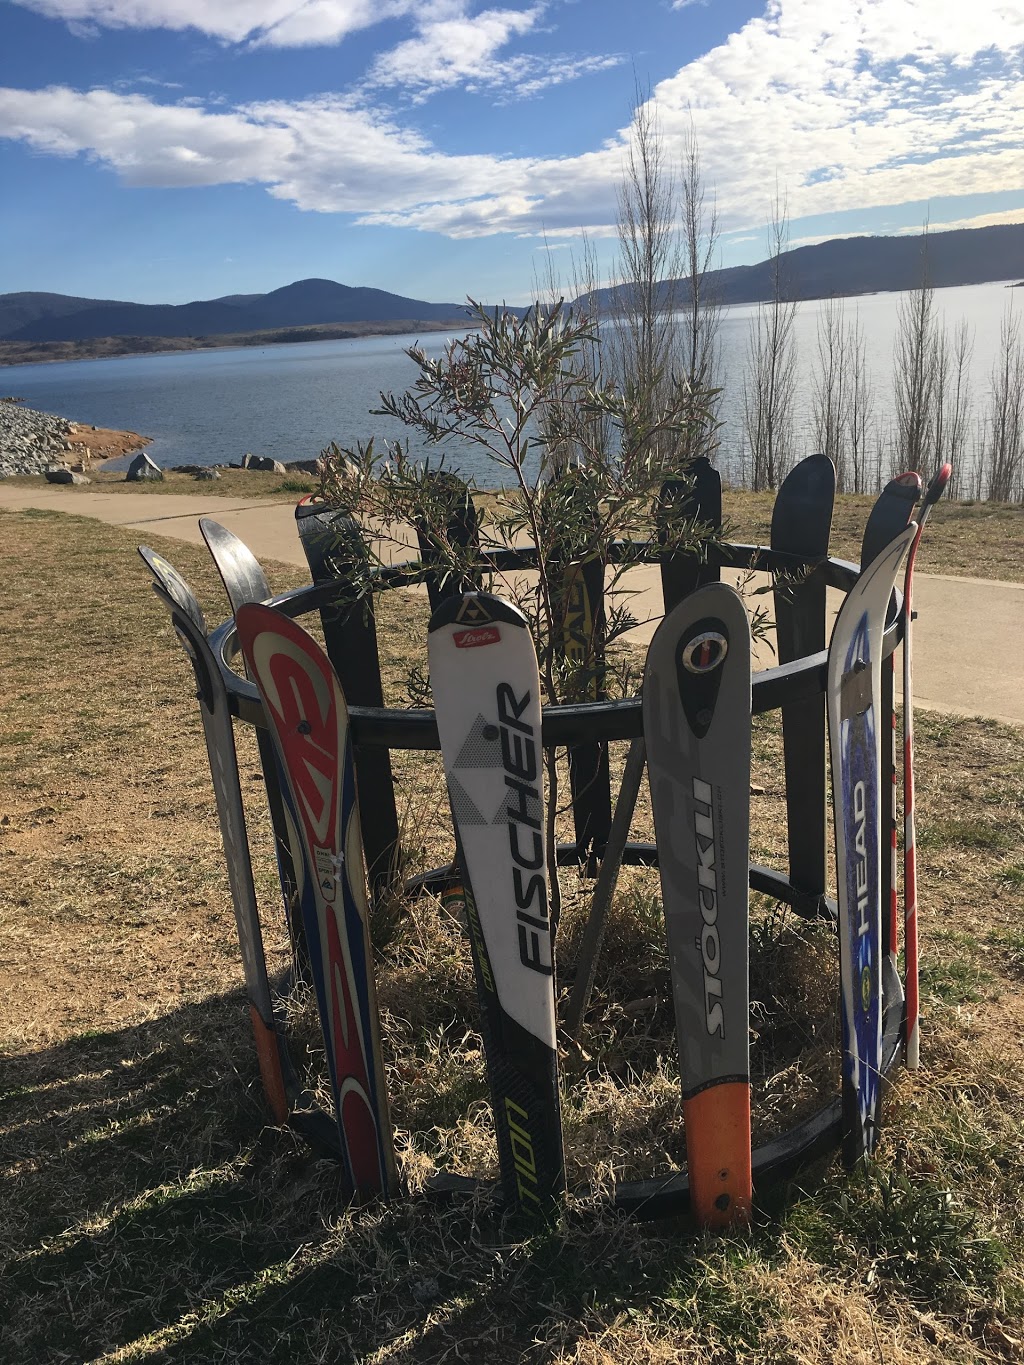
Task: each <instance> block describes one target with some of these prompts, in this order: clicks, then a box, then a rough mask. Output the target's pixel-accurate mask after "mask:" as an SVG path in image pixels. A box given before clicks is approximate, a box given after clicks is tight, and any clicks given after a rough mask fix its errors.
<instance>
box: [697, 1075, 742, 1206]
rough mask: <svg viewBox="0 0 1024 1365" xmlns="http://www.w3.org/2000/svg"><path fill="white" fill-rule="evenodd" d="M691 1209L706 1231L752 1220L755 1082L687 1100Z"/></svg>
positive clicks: (722, 1086)
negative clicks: (752, 1085)
mask: <svg viewBox="0 0 1024 1365" xmlns="http://www.w3.org/2000/svg"><path fill="white" fill-rule="evenodd" d="M683 1122H684V1124H685V1125H686V1165H687V1172H688V1175H689V1181H690V1204H691V1207H692V1209H693V1214H694V1217H695V1218H696V1220H697V1222H698V1223H700V1224H701V1226H702V1227H707V1228H725V1227H729V1226H730V1225H731V1224H734V1223H741V1222H746V1221H747V1220H748V1219H749V1218H750V1211H751V1203H752V1198H753V1176H752V1171H751V1152H750V1082H749V1080H738V1081H722V1082H720V1083H719V1084H718V1085H712V1086H709V1087H708V1089H706V1090H701V1091H699V1092H698V1093H697V1094H696V1095H691V1096H690V1098H689V1099H684V1100H683Z"/></svg>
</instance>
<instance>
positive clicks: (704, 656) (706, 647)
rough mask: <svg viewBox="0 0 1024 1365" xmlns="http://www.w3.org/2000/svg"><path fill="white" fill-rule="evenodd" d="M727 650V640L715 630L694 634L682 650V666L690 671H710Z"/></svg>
mask: <svg viewBox="0 0 1024 1365" xmlns="http://www.w3.org/2000/svg"><path fill="white" fill-rule="evenodd" d="M728 652H729V641H728V640H727V639H726V638H725V636H724V635H722V634H720V633H719V632H718V631H717V630H705V631H702V633H701V634H700V635H695V636H694V637H693V639H692V640H691V641H690V642H689V643H688V644H687V645H686V647H685V648H684V650H683V667H684V668H685V669H686V670H687V671H688V672H690V673H710V672H711V670H712V669H714V668H717V667H718V665H719V664H720V663H721V662H722V660H723V659H724V658H725V656H726V654H727V653H728Z"/></svg>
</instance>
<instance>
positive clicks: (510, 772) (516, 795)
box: [497, 683, 554, 976]
mask: <svg viewBox="0 0 1024 1365" xmlns="http://www.w3.org/2000/svg"><path fill="white" fill-rule="evenodd" d="M497 701H498V721H499V723H500V733H501V761H502V766H503V767H504V769H505V786H506V787H507V788H508V791H509V794H508V796H507V797H506V798H505V803H504V805H503V807H502V809H503V811H504V813H505V814H506V816H507V819H508V844H509V852H510V853H511V854H512V863H513V867H512V890H513V894H514V895H515V901H516V920H517V922H518V930H519V960H520V962H522V964H523V966H524V967H529V968H530V970H531V971H534V972H540V973H541V974H542V975H543V976H551V975H552V973H553V970H554V969H553V967H552V964H551V925H550V923H549V921H548V913H547V896H546V893H545V883H544V840H543V837H542V835H541V822H540V818H539V816H538V815H536V814H535V813H534V811H539V810H540V788H539V787H538V786H537V779H538V774H539V772H540V763H539V761H538V757H537V741H536V738H535V736H534V733H533V726H532V725H530V724H528V722H526V721H524V720H523V719H522V716H523V713H524V712H525V711H526V709H527V708H528V706H529V705H530V693H529V691H527V692H526V693H525V694H524V695H523V697H522V698H520V699H519V700H517V699H516V694H515V692H514V691H513V690H512V688H511V686H510V685H509V684H508V683H499V684H498V692H497ZM531 803H532V804H533V807H534V809H533V810H531V808H530V807H531ZM524 827H525V828H526V829H527V830H528V831H529V833H528V834H527V835H526V836H525V839H526V844H527V848H526V850H525V851H524V849H523V845H522V842H521V839H520V831H521V829H522V828H524ZM531 910H532V911H533V913H532V914H531V913H530V911H531Z"/></svg>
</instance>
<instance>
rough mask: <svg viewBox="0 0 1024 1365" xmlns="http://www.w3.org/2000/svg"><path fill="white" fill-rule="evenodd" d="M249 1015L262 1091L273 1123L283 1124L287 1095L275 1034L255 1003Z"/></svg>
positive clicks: (286, 1119)
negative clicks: (261, 1016)
mask: <svg viewBox="0 0 1024 1365" xmlns="http://www.w3.org/2000/svg"><path fill="white" fill-rule="evenodd" d="M249 1015H250V1017H251V1019H252V1032H253V1037H254V1038H255V1039H256V1056H257V1058H258V1060H259V1064H260V1079H261V1080H262V1081H263V1093H264V1094H265V1095H266V1097H267V1103H268V1104H269V1105H270V1112H271V1113H272V1114H273V1116H274V1121H275V1123H278V1124H285V1123H287V1122H288V1097H287V1095H286V1093H285V1088H284V1074H283V1072H282V1070H281V1053H280V1051H279V1049H278V1045H277V1035H276V1034H275V1033H274V1031H273V1029H270V1028H268V1027H267V1026H266V1024H265V1023H264V1022H263V1020H262V1019H261V1018H260V1012H259V1010H258V1009H257V1008H256V1006H255V1005H250V1006H249Z"/></svg>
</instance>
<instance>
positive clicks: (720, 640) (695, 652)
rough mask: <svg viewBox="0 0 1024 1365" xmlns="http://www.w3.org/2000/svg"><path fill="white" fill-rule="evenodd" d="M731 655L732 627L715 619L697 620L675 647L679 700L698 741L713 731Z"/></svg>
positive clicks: (712, 617)
mask: <svg viewBox="0 0 1024 1365" xmlns="http://www.w3.org/2000/svg"><path fill="white" fill-rule="evenodd" d="M728 653H729V631H728V627H727V626H726V624H725V622H724V621H721V620H719V619H718V618H717V617H714V616H704V617H702V618H701V619H700V620H699V621H694V623H693V625H691V626H690V627H688V628H687V629H686V630H685V631H684V632H683V634H682V635H681V637H680V639H679V642H678V643H677V645H676V647H675V664H676V685H677V687H678V689H679V700H680V702H681V704H682V708H683V715H684V716H685V717H686V723H687V725H688V726H689V727H690V730H691V731H692V732H693V735H694V738H695V739H704V738H705V737H706V736H707V733H708V731H709V730H710V729H711V722H712V721H713V720H714V717H715V706H716V704H717V702H718V691H719V688H720V687H721V685H722V674H723V672H724V670H723V669H722V667H721V665H722V664H723V663H724V661H725V658H726V656H727V655H728Z"/></svg>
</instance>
